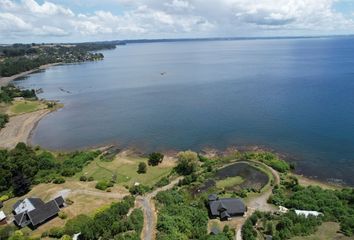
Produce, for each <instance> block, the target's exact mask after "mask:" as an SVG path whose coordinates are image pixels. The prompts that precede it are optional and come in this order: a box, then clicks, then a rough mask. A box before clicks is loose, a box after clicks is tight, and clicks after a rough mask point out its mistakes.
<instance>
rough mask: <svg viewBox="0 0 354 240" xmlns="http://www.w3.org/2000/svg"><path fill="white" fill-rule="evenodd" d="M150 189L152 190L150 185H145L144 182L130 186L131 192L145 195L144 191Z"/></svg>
mask: <svg viewBox="0 0 354 240" xmlns="http://www.w3.org/2000/svg"><path fill="white" fill-rule="evenodd" d="M149 190H150V187H148V186H144V185H142V184H140V185H134V186H132V187H130V188H129V192H130V193H131V194H133V195H143V194H144V193H146V192H148V191H149Z"/></svg>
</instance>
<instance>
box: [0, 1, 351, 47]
mask: <svg viewBox="0 0 354 240" xmlns="http://www.w3.org/2000/svg"><path fill="white" fill-rule="evenodd" d="M332 34H333V35H336V34H354V0H46V1H45V0H0V43H13V42H70V41H74V42H77V41H95V40H113V39H137V38H185V37H246V36H292V35H332Z"/></svg>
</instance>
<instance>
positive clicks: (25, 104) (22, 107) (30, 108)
mask: <svg viewBox="0 0 354 240" xmlns="http://www.w3.org/2000/svg"><path fill="white" fill-rule="evenodd" d="M44 108H46V105H45V104H43V103H42V102H39V101H25V100H20V101H15V102H14V103H13V105H12V106H11V107H10V109H9V110H10V113H12V114H22V113H28V112H34V111H37V110H40V109H44Z"/></svg>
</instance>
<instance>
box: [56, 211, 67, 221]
mask: <svg viewBox="0 0 354 240" xmlns="http://www.w3.org/2000/svg"><path fill="white" fill-rule="evenodd" d="M58 216H59V218H61V219H67V218H68V214H66V213H65V212H63V211H60V212H59V213H58Z"/></svg>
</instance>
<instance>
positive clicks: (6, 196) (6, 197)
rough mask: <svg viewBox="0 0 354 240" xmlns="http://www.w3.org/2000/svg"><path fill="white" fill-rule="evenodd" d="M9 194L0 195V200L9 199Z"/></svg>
mask: <svg viewBox="0 0 354 240" xmlns="http://www.w3.org/2000/svg"><path fill="white" fill-rule="evenodd" d="M9 198H10V197H9V196H8V195H2V196H1V197H0V202H5V201H7V200H9Z"/></svg>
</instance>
